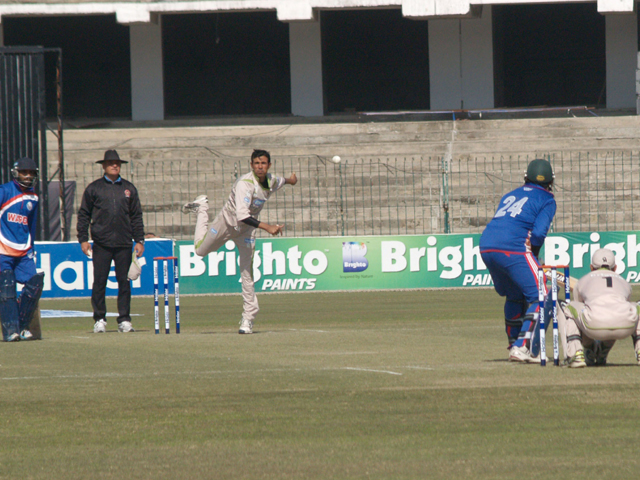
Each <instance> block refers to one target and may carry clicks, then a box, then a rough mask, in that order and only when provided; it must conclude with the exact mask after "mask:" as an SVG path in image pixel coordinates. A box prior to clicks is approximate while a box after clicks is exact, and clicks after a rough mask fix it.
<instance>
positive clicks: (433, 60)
mask: <svg viewBox="0 0 640 480" xmlns="http://www.w3.org/2000/svg"><path fill="white" fill-rule="evenodd" d="M429 88H430V98H431V110H455V109H459V108H463V109H476V108H493V107H494V100H493V34H492V22H491V7H490V6H488V5H485V6H484V7H483V8H482V17H481V18H478V19H436V20H429Z"/></svg>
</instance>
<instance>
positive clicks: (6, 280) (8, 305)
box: [0, 157, 44, 342]
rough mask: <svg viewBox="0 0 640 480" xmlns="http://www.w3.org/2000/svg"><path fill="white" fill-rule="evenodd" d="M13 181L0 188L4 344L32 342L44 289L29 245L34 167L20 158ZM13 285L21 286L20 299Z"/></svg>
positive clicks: (0, 290)
mask: <svg viewBox="0 0 640 480" xmlns="http://www.w3.org/2000/svg"><path fill="white" fill-rule="evenodd" d="M11 175H12V176H13V180H12V181H11V182H9V183H5V184H4V185H0V205H2V207H1V209H0V318H1V319H2V339H3V340H4V341H5V342H17V341H20V340H34V339H37V338H39V336H40V334H39V330H40V328H39V325H38V328H37V333H36V334H35V335H34V333H32V332H31V323H32V322H31V321H32V317H33V316H34V312H35V311H36V308H37V307H38V301H39V300H40V295H42V288H43V285H44V273H37V272H36V264H35V251H34V246H33V242H34V239H35V235H36V221H37V218H38V196H37V195H36V193H35V191H34V187H35V185H36V182H37V181H38V166H37V164H36V162H35V161H33V160H32V159H31V158H27V157H24V158H21V159H20V160H18V161H17V162H15V163H14V165H13V168H12V169H11ZM16 282H18V283H21V284H23V285H24V288H23V289H22V293H21V294H20V297H19V298H18V297H17V294H16Z"/></svg>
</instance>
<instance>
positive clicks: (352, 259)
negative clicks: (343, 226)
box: [342, 242, 369, 272]
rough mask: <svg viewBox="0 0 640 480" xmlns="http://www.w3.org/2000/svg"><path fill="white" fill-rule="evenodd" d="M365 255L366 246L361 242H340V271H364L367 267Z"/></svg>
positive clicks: (367, 262)
mask: <svg viewBox="0 0 640 480" xmlns="http://www.w3.org/2000/svg"><path fill="white" fill-rule="evenodd" d="M366 254H367V246H366V245H365V244H364V243H363V242H342V271H343V272H363V271H365V270H366V269H367V267H368V266H369V260H367V259H366V258H365V255H366Z"/></svg>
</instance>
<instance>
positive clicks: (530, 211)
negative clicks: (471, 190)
mask: <svg viewBox="0 0 640 480" xmlns="http://www.w3.org/2000/svg"><path fill="white" fill-rule="evenodd" d="M555 214H556V201H555V199H554V198H553V194H552V193H551V192H549V191H548V190H545V189H544V188H542V187H540V186H538V185H534V184H531V183H527V184H525V185H523V186H522V187H520V188H516V189H515V190H513V191H512V192H509V193H507V194H506V195H505V196H504V197H502V200H500V205H499V207H498V210H497V211H496V214H495V215H494V216H493V219H492V220H491V221H490V222H489V224H488V225H487V228H485V230H484V232H482V236H481V237H480V251H481V252H482V251H486V250H498V251H505V252H526V251H527V247H526V241H527V239H529V240H530V241H531V246H533V247H540V246H542V244H543V243H544V239H545V238H546V237H547V232H549V227H550V226H551V221H552V220H553V216H554V215H555Z"/></svg>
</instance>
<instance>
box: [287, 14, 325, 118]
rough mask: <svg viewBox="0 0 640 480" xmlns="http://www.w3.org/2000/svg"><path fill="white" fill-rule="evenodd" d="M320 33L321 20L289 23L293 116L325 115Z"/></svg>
mask: <svg viewBox="0 0 640 480" xmlns="http://www.w3.org/2000/svg"><path fill="white" fill-rule="evenodd" d="M320 32H321V30H320V20H318V21H317V22H290V23H289V56H290V59H291V60H290V61H291V113H293V114H294V115H299V116H302V117H313V116H322V115H324V97H323V90H322V41H321V35H320Z"/></svg>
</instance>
